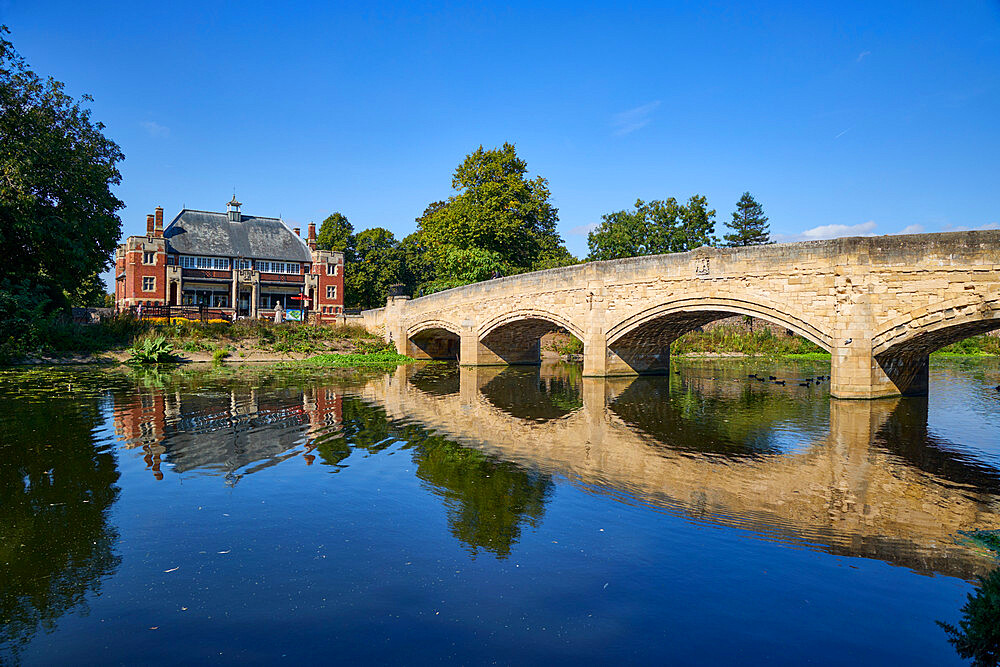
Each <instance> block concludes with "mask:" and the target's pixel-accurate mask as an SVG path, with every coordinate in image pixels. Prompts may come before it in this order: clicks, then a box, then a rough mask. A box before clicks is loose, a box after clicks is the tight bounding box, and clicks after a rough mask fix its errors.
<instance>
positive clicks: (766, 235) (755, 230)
mask: <svg viewBox="0 0 1000 667" xmlns="http://www.w3.org/2000/svg"><path fill="white" fill-rule="evenodd" d="M726 226H727V227H729V228H730V229H732V230H733V233H732V234H726V235H725V236H723V237H722V238H723V239H724V240H725V241H726V245H728V246H747V245H766V244H768V243H773V241H771V231H770V225H768V224H767V216H766V215H764V208H763V207H762V206H761V205H760V204H758V203H757V200H755V199H754V198H753V196H752V195H751V194H750V193H749V192H744V193H743V196H742V197H740V200H739V201H738V202H736V210H735V211H733V220H732V222H727V223H726Z"/></svg>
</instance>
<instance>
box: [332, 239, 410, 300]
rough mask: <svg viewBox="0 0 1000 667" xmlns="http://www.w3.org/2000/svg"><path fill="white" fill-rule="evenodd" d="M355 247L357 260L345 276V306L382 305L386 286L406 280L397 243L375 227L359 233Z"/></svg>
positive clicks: (348, 265)
mask: <svg viewBox="0 0 1000 667" xmlns="http://www.w3.org/2000/svg"><path fill="white" fill-rule="evenodd" d="M356 246H357V258H356V260H355V261H354V262H353V263H351V264H347V265H346V267H347V268H346V272H345V274H344V292H345V294H344V297H345V298H344V302H345V303H344V305H346V306H349V307H362V308H374V307H377V306H384V305H385V298H386V292H387V290H388V288H389V285H392V284H393V283H400V282H405V278H406V275H405V265H404V263H403V257H404V255H403V251H402V249H401V248H400V247H399V242H398V241H397V240H396V237H395V236H393V234H392V232H390V231H389V230H388V229H383V228H381V227H375V228H372V229H366V230H364V231H363V232H361V233H359V234H358V235H357V237H356Z"/></svg>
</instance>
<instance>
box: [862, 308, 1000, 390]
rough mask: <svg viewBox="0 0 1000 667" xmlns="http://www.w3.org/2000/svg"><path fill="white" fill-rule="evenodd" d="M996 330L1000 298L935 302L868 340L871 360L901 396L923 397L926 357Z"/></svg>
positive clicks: (927, 368)
mask: <svg viewBox="0 0 1000 667" xmlns="http://www.w3.org/2000/svg"><path fill="white" fill-rule="evenodd" d="M998 328H1000V298H997V299H990V300H986V299H982V298H978V297H974V296H969V297H959V298H955V299H947V300H944V301H939V302H937V303H935V304H933V305H931V306H928V307H925V308H919V309H917V310H915V311H912V312H909V313H906V314H905V315H902V316H900V317H898V318H896V319H895V320H892V321H891V322H889V323H888V324H887V325H886V326H884V327H882V328H881V329H880V330H879V331H878V332H876V334H875V335H874V336H873V337H872V356H873V357H874V358H875V362H876V363H877V364H878V367H879V368H880V369H881V371H882V372H883V373H884V374H885V377H886V378H887V379H888V380H889V381H890V382H892V384H893V385H895V387H896V388H898V389H899V392H900V393H901V394H903V395H904V396H923V395H926V394H927V389H928V383H929V380H930V353H931V352H934V351H936V350H940V349H941V348H942V347H945V346H947V345H951V344H952V343H957V342H958V341H960V340H964V339H966V338H968V337H969V336H975V335H978V334H983V333H986V332H987V331H992V330H993V329H998Z"/></svg>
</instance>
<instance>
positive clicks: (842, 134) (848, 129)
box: [834, 127, 854, 139]
mask: <svg viewBox="0 0 1000 667" xmlns="http://www.w3.org/2000/svg"><path fill="white" fill-rule="evenodd" d="M853 129H854V128H853V127H849V128H847V129H846V130H841V131H840V132H838V133H837V136H835V137H834V139H840V138H841V137H842V136H844V135H845V134H847V133H848V132H850V131H851V130H853Z"/></svg>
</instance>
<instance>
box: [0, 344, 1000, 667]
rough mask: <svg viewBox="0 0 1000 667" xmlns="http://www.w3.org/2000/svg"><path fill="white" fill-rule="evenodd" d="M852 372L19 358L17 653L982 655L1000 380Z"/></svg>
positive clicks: (12, 594)
mask: <svg viewBox="0 0 1000 667" xmlns="http://www.w3.org/2000/svg"><path fill="white" fill-rule="evenodd" d="M828 374H829V364H828V363H823V362H813V361H808V362H807V361H802V362H791V361H779V362H765V361H752V360H746V361H710V360H704V361H683V360H675V362H674V363H673V366H672V371H671V373H670V375H669V376H666V377H655V378H616V379H596V378H583V377H581V370H580V367H579V366H574V365H569V364H548V365H543V366H542V367H541V368H538V367H511V368H460V367H458V366H455V365H452V364H426V365H419V364H415V365H411V366H401V367H399V368H398V369H396V370H394V371H388V372H386V371H374V370H369V371H360V370H339V371H330V370H326V371H320V370H314V369H303V368H277V367H257V368H253V367H243V368H236V367H233V366H219V367H207V366H204V367H200V368H199V367H195V366H187V367H182V368H178V369H174V370H164V369H160V370H147V371H130V370H127V369H120V368H112V369H94V368H77V369H71V368H68V367H64V368H45V369H29V370H20V369H15V370H4V371H0V564H2V570H0V614H2V617H0V620H2V629H0V663H6V662H10V663H15V664H16V663H23V664H53V663H72V664H108V663H112V664H134V663H143V664H174V663H179V662H195V663H201V662H208V661H212V662H217V663H222V664H227V663H274V662H280V661H288V662H289V664H292V663H293V661H311V662H314V661H320V660H322V661H330V662H334V661H336V662H364V663H371V662H376V663H386V662H395V663H401V664H419V663H424V662H442V661H445V662H454V663H461V664H481V663H494V662H495V663H500V664H537V663H550V662H553V661H559V662H568V661H574V662H578V663H587V664H590V663H607V662H610V661H624V662H629V663H638V662H643V663H650V662H654V661H656V662H670V663H677V664H690V663H702V664H718V663H727V664H735V663H739V664H768V665H774V664H788V665H799V664H830V665H841V664H844V663H846V662H848V661H853V662H856V663H860V664H907V665H925V664H926V665H948V664H964V663H963V660H962V659H961V658H960V657H959V656H958V655H957V654H956V652H955V650H954V649H953V648H952V646H951V645H950V644H949V642H948V636H947V635H946V634H945V632H944V630H943V629H942V628H941V627H939V625H938V624H937V621H943V622H947V623H957V622H958V621H959V620H960V619H961V608H962V605H963V604H964V603H965V600H966V596H967V595H968V594H969V593H970V592H973V591H974V590H975V584H976V579H977V577H979V576H981V575H985V574H987V573H988V572H990V571H991V569H992V568H993V567H994V566H995V562H994V560H993V558H992V555H991V554H990V552H989V551H987V550H985V549H982V548H980V547H978V546H976V545H975V544H974V543H971V542H969V541H968V540H967V539H965V538H964V537H963V534H962V531H972V530H983V529H997V528H1000V392H998V391H997V390H996V389H995V388H994V387H995V386H996V385H998V384H1000V363H998V361H997V360H995V359H986V360H980V359H968V360H952V359H935V360H933V362H932V367H931V379H930V395H929V397H928V398H923V399H919V398H906V399H886V400H880V401H837V400H832V399H831V398H830V396H829V392H828V381H827V380H822V379H820V380H817V378H819V377H821V376H823V375H828ZM752 375H756V376H758V377H760V378H763V379H762V380H761V379H757V378H755V377H751V376H752ZM770 376H774V377H775V378H776V379H778V380H784V382H785V384H783V385H781V384H776V383H775V382H774V381H772V380H769V379H768V378H769V377H770Z"/></svg>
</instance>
